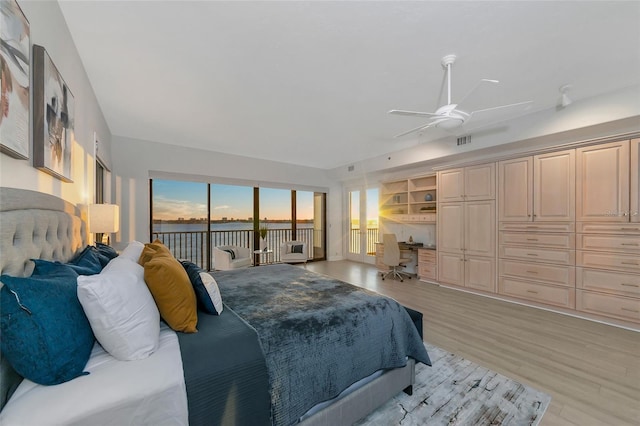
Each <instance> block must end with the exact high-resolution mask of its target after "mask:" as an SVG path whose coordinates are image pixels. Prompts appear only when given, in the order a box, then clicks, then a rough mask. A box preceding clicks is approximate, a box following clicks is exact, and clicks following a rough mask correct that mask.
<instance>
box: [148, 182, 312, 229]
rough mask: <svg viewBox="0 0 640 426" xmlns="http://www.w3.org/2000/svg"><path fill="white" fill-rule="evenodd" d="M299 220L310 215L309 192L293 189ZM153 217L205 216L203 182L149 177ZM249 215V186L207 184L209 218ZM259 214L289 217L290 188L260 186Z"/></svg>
mask: <svg viewBox="0 0 640 426" xmlns="http://www.w3.org/2000/svg"><path fill="white" fill-rule="evenodd" d="M296 200H297V204H298V206H297V209H296V211H297V215H298V219H299V220H303V219H312V218H313V192H309V191H297V192H296ZM153 216H154V219H163V220H172V219H177V218H184V219H191V218H204V217H206V216H207V184H206V183H199V182H181V181H168V180H159V179H154V180H153ZM223 217H226V218H227V219H229V220H230V219H231V218H234V219H245V220H246V219H248V218H250V217H253V188H252V187H248V186H236V185H218V184H211V219H212V220H220V219H222V218H223ZM260 217H261V218H265V217H266V218H267V219H268V220H287V219H291V191H290V190H285V189H273V188H260Z"/></svg>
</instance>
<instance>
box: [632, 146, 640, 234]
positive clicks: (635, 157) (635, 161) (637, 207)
mask: <svg viewBox="0 0 640 426" xmlns="http://www.w3.org/2000/svg"><path fill="white" fill-rule="evenodd" d="M630 152H631V162H630V177H631V179H630V183H629V187H630V188H631V192H630V199H629V205H630V208H631V215H630V217H629V221H630V222H635V223H638V222H640V139H633V140H631V142H630Z"/></svg>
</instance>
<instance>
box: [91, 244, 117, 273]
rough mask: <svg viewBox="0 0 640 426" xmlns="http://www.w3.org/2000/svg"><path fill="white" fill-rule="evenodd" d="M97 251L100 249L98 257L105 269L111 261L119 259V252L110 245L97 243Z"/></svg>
mask: <svg viewBox="0 0 640 426" xmlns="http://www.w3.org/2000/svg"><path fill="white" fill-rule="evenodd" d="M96 249H98V257H99V258H100V263H101V264H102V267H103V268H104V267H105V266H107V263H109V261H110V260H112V259H115V258H116V257H118V252H117V251H116V250H115V249H114V248H113V247H111V246H110V245H107V244H102V243H98V242H96Z"/></svg>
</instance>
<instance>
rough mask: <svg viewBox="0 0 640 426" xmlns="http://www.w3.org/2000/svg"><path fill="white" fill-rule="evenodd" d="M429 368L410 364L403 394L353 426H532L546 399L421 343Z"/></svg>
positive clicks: (529, 388) (463, 360)
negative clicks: (411, 378) (409, 383)
mask: <svg viewBox="0 0 640 426" xmlns="http://www.w3.org/2000/svg"><path fill="white" fill-rule="evenodd" d="M425 347H426V348H427V351H428V352H429V357H430V358H431V362H432V363H433V367H427V366H425V365H423V364H417V365H416V383H415V384H414V385H413V395H412V396H409V395H406V394H405V393H404V392H402V393H400V394H398V395H396V396H395V397H394V398H393V399H392V400H390V401H389V402H387V403H386V404H385V405H383V406H382V407H380V408H378V409H377V410H376V411H374V412H373V413H371V414H370V415H369V416H367V417H366V418H364V419H362V420H360V421H359V422H358V423H357V424H358V425H385V426H388V425H389V426H390V425H412V426H413V425H436V426H437V425H474V426H475V425H518V426H520V425H537V424H538V423H539V422H540V419H541V418H542V415H543V414H544V412H545V411H546V409H547V407H548V406H549V403H550V402H551V397H550V396H549V395H547V394H545V393H544V392H540V391H538V390H536V389H533V388H531V387H529V386H525V385H523V384H520V383H518V382H516V381H514V380H511V379H509V378H508V377H505V376H503V375H501V374H498V373H496V372H494V371H491V370H489V369H487V368H484V367H481V366H479V365H478V364H475V363H473V362H471V361H469V360H466V359H464V358H462V357H459V356H457V355H454V354H452V353H449V352H447V351H445V350H443V349H441V348H438V347H436V346H433V345H430V344H428V343H425Z"/></svg>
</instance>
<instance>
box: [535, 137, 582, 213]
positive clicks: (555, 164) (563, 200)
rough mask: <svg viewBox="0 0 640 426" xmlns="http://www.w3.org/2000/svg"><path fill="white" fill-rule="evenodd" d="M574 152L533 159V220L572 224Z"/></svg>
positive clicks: (539, 156)
mask: <svg viewBox="0 0 640 426" xmlns="http://www.w3.org/2000/svg"><path fill="white" fill-rule="evenodd" d="M575 170H576V169H575V150H573V149H571V150H568V151H560V152H552V153H549V154H542V155H536V156H535V157H533V178H534V181H533V188H534V189H533V220H534V221H555V222H571V221H573V220H575V216H576V215H575V211H576V202H575V199H576V198H575V194H576V171H575Z"/></svg>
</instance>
